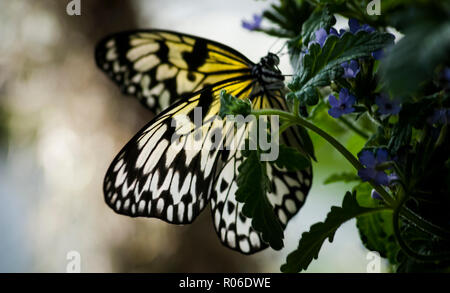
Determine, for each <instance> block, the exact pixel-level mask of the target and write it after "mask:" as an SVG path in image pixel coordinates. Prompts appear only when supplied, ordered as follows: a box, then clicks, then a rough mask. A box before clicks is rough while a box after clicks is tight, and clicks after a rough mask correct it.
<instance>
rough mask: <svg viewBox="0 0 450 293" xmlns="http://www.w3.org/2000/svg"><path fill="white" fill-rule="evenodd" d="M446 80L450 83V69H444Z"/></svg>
mask: <svg viewBox="0 0 450 293" xmlns="http://www.w3.org/2000/svg"><path fill="white" fill-rule="evenodd" d="M444 78H445V80H447V81H448V82H450V67H445V69H444Z"/></svg>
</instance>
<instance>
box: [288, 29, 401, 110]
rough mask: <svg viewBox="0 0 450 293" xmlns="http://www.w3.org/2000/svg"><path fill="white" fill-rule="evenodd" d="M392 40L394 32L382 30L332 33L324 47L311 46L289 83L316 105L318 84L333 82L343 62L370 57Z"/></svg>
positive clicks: (298, 94)
mask: <svg viewBox="0 0 450 293" xmlns="http://www.w3.org/2000/svg"><path fill="white" fill-rule="evenodd" d="M392 42H393V36H392V35H391V34H388V33H382V32H372V33H368V32H366V31H359V32H358V33H356V34H352V33H350V32H346V33H344V34H343V35H342V36H341V38H339V37H337V36H335V35H330V36H328V38H327V40H326V41H325V44H324V46H323V48H321V47H320V45H319V44H316V43H314V44H311V45H310V46H309V51H308V53H307V54H306V55H304V56H303V58H302V66H300V67H299V71H298V72H297V73H296V76H295V77H294V79H293V80H292V82H290V83H289V84H288V87H289V88H290V89H291V90H292V91H293V92H294V93H295V98H297V99H299V100H300V103H301V104H302V105H304V104H307V105H311V106H312V105H315V104H317V102H318V97H319V94H318V92H317V89H316V88H317V87H322V86H326V85H329V84H330V82H331V80H334V79H336V78H337V77H339V76H341V75H342V72H343V68H342V67H341V64H342V63H343V62H348V61H350V60H352V59H357V58H362V57H368V56H370V55H371V53H372V52H373V51H376V50H378V49H381V48H384V47H386V46H388V45H389V44H392ZM292 96H293V95H290V97H292Z"/></svg>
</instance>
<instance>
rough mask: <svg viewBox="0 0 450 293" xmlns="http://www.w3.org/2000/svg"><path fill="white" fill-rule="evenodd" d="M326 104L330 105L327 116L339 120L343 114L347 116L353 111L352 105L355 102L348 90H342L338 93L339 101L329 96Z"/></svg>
mask: <svg viewBox="0 0 450 293" xmlns="http://www.w3.org/2000/svg"><path fill="white" fill-rule="evenodd" d="M328 102H329V103H330V105H331V109H329V110H328V114H330V116H332V117H334V118H339V117H341V116H342V115H344V114H349V113H352V112H353V111H355V108H353V107H352V106H353V104H355V102H356V98H355V96H353V95H351V94H349V92H348V89H346V88H343V89H341V91H340V92H339V100H338V99H336V97H335V96H333V95H330V96H329V97H328Z"/></svg>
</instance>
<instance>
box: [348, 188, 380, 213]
mask: <svg viewBox="0 0 450 293" xmlns="http://www.w3.org/2000/svg"><path fill="white" fill-rule="evenodd" d="M353 192H356V201H357V202H358V204H359V205H360V206H362V207H366V208H376V207H379V206H381V205H382V201H380V200H378V199H374V198H372V196H371V193H372V186H371V185H370V184H369V183H367V182H361V183H359V184H358V185H356V186H355V187H353Z"/></svg>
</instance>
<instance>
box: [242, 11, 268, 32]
mask: <svg viewBox="0 0 450 293" xmlns="http://www.w3.org/2000/svg"><path fill="white" fill-rule="evenodd" d="M262 19H263V18H262V15H259V14H253V20H251V21H246V20H242V27H243V28H245V29H248V30H250V31H254V30H257V29H260V28H261V21H262Z"/></svg>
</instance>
